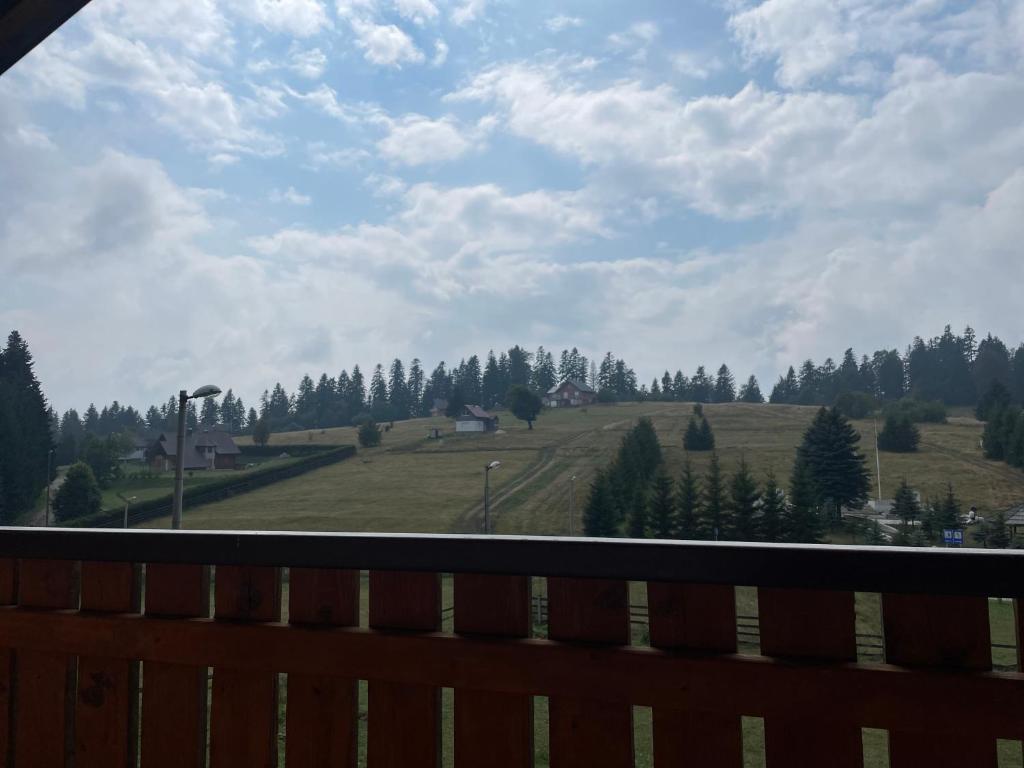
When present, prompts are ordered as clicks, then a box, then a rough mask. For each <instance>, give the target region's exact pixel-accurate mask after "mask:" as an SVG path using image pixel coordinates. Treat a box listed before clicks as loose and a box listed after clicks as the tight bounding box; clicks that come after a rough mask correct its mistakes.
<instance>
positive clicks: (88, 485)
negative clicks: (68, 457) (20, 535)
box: [53, 461, 103, 522]
mask: <svg viewBox="0 0 1024 768" xmlns="http://www.w3.org/2000/svg"><path fill="white" fill-rule="evenodd" d="M102 501H103V496H102V494H100V485H99V483H97V482H96V476H95V475H94V474H93V472H92V469H90V468H89V465H88V464H86V463H85V462H83V461H79V462H76V463H74V464H72V465H71V466H70V467H69V468H68V473H67V475H66V476H65V477H64V482H63V483H61V486H60V488H58V489H57V495H56V497H55V498H54V500H53V516H54V519H56V520H58V521H60V522H63V521H65V520H71V519H73V518H76V517H82V516H83V515H94V514H96V513H97V512H99V511H100V506H101V504H102Z"/></svg>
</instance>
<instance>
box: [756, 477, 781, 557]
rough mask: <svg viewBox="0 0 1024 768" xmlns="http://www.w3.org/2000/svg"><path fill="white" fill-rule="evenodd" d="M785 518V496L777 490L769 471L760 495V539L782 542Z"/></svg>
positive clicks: (777, 486) (777, 484) (776, 484)
mask: <svg viewBox="0 0 1024 768" xmlns="http://www.w3.org/2000/svg"><path fill="white" fill-rule="evenodd" d="M785 517H786V497H785V494H783V492H782V489H781V488H779V483H778V481H777V480H776V479H775V473H773V472H771V471H769V472H768V477H767V479H766V480H765V484H764V491H763V492H762V493H761V537H762V538H763V539H764V540H765V541H768V542H779V541H783V540H784V527H783V524H784V522H785Z"/></svg>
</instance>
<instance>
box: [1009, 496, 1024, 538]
mask: <svg viewBox="0 0 1024 768" xmlns="http://www.w3.org/2000/svg"><path fill="white" fill-rule="evenodd" d="M1006 527H1007V528H1008V529H1009V530H1010V538H1011V539H1013V538H1015V537H1016V536H1017V534H1019V533H1024V504H1018V505H1017V506H1016V507H1012V508H1010V509H1008V510H1006Z"/></svg>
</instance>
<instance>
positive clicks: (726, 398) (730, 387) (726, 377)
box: [714, 363, 736, 403]
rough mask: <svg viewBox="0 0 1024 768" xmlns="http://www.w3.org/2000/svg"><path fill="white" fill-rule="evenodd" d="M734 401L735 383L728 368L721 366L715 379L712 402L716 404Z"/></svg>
mask: <svg viewBox="0 0 1024 768" xmlns="http://www.w3.org/2000/svg"><path fill="white" fill-rule="evenodd" d="M735 399H736V381H735V379H733V377H732V372H731V371H730V370H729V366H727V365H725V363H723V364H722V366H721V367H720V368H719V369H718V376H717V377H716V378H715V393H714V400H715V402H716V403H731V402H733V401H734V400H735Z"/></svg>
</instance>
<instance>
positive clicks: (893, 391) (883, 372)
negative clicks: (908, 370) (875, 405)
mask: <svg viewBox="0 0 1024 768" xmlns="http://www.w3.org/2000/svg"><path fill="white" fill-rule="evenodd" d="M874 368H875V377H876V385H875V386H876V387H877V391H878V396H879V397H880V398H881V399H882V400H899V399H900V398H902V397H903V395H904V394H906V390H905V384H904V382H905V375H906V374H905V371H904V369H903V359H902V358H901V357H900V354H899V352H897V351H896V350H895V349H892V350H888V351H885V352H877V353H875V363H874Z"/></svg>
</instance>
